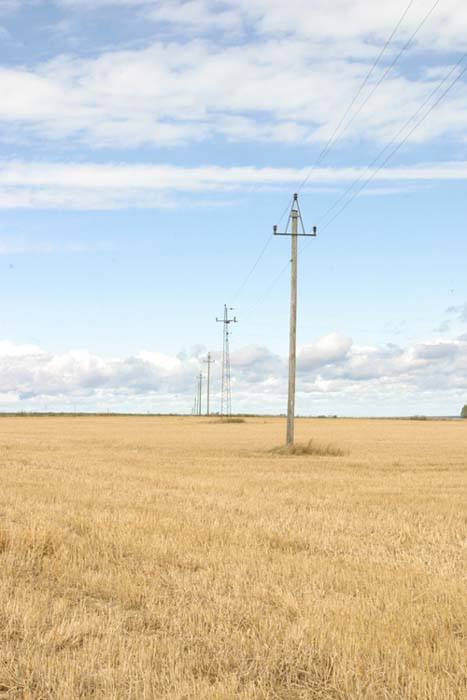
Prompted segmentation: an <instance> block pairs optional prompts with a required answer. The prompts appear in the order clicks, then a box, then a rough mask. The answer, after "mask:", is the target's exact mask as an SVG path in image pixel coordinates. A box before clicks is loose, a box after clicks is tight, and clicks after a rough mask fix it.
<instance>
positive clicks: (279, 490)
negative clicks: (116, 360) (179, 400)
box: [0, 417, 467, 700]
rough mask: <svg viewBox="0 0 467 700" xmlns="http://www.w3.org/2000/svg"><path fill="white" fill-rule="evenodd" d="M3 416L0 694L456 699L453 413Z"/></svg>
mask: <svg viewBox="0 0 467 700" xmlns="http://www.w3.org/2000/svg"><path fill="white" fill-rule="evenodd" d="M284 429H285V426H284V421H283V420H280V419H277V418H270V419H261V418H257V419H248V420H247V422H246V423H244V424H219V423H217V422H214V421H212V420H208V419H200V418H197V417H189V418H171V417H167V418H152V417H147V418H145V417H138V418H136V417H135V418H124V417H120V418H117V417H84V418H83V417H68V418H67V417H60V418H59V417H56V418H53V417H40V418H31V417H30V418H27V417H25V418H19V417H12V418H1V419H0V457H1V466H0V698H8V700H10V699H11V700H13V699H14V700H17V699H19V698H21V699H22V700H39V699H41V700H52V699H53V700H77V699H80V700H81V699H84V698H96V699H98V700H110V699H112V700H124V699H125V700H153V699H156V698H157V699H159V698H160V699H161V700H169V699H170V700H182V699H183V700H231V699H232V700H233V699H235V700H237V699H238V700H266V699H268V700H269V699H271V700H272V699H277V700H299V699H300V700H305V699H306V700H314V699H322V700H325V699H326V700H382V699H383V698H384V699H386V700H409V699H410V700H465V698H466V697H467V421H465V422H462V421H458V422H455V421H436V422H432V421H383V420H373V421H370V420H368V421H366V420H299V421H298V424H297V438H298V439H299V440H303V441H305V440H308V439H309V438H311V437H313V438H315V439H316V440H317V441H318V442H321V443H332V444H333V445H334V446H336V447H338V448H340V449H341V450H343V451H344V453H345V454H344V455H342V456H326V455H325V456H306V455H305V456H293V457H291V456H280V455H277V454H272V453H270V449H271V448H272V447H275V446H277V445H278V444H280V443H281V441H282V440H283V437H284Z"/></svg>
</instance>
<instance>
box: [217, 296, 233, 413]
mask: <svg viewBox="0 0 467 700" xmlns="http://www.w3.org/2000/svg"><path fill="white" fill-rule="evenodd" d="M229 311H233V309H232V307H229V308H228V307H227V304H224V318H216V321H217V323H223V324H224V329H223V330H224V332H223V346H222V394H221V417H223V416H230V415H232V390H231V385H230V349H229V335H230V332H229V325H230V324H231V323H238V321H237V319H236V317H235V316H234V317H233V318H229Z"/></svg>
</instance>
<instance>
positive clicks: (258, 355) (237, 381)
mask: <svg viewBox="0 0 467 700" xmlns="http://www.w3.org/2000/svg"><path fill="white" fill-rule="evenodd" d="M203 356H204V355H202V356H199V353H198V351H195V352H194V353H191V354H186V353H180V354H179V355H167V354H164V353H160V352H158V351H154V350H151V351H142V352H139V353H137V354H135V355H133V356H129V357H123V358H119V357H113V358H108V357H101V356H98V355H95V354H92V353H90V352H88V351H86V350H80V351H76V350H75V351H70V352H65V353H59V354H54V353H50V352H47V351H45V350H44V349H41V348H39V347H36V346H32V345H17V344H15V343H12V342H8V341H3V342H0V387H1V391H0V407H5V406H8V407H9V408H15V407H16V408H21V407H26V408H29V409H31V408H34V407H35V406H36V407H37V406H39V407H41V406H42V405H43V402H47V403H48V405H49V406H54V407H55V408H58V407H60V406H62V407H63V406H65V407H66V406H68V407H69V406H70V403H76V402H78V404H79V405H84V406H86V407H88V408H89V409H92V408H93V407H94V408H96V406H97V407H99V406H101V404H102V402H104V403H106V404H108V405H111V406H112V407H113V408H114V409H116V410H118V409H120V410H129V409H132V410H140V409H141V408H142V407H143V406H149V405H154V402H156V403H157V406H158V409H159V410H161V411H164V410H175V409H176V410H188V409H189V407H190V406H191V397H192V393H193V387H194V380H195V377H196V375H197V373H198V372H199V371H200V369H203V365H202V358H203ZM214 356H215V358H216V359H217V360H219V359H220V358H219V354H218V353H214ZM219 366H220V363H219V362H217V363H216V365H214V370H213V392H214V397H213V402H214V403H215V401H217V399H218V397H219V395H218V389H219V376H218V374H219ZM466 371H467V338H465V337H464V338H457V339H452V340H449V341H445V340H443V341H440V340H436V339H435V340H427V341H425V342H422V343H418V344H415V345H412V346H409V347H405V348H403V347H398V346H395V345H385V346H359V345H357V344H355V343H354V342H353V341H352V340H351V339H350V338H347V337H345V336H342V335H340V334H339V333H332V334H329V335H327V336H324V337H323V338H320V339H317V340H316V341H314V342H313V343H310V344H308V345H305V346H303V347H301V348H300V349H299V352H298V376H297V390H298V392H299V402H300V405H301V407H302V412H303V411H308V412H316V408H317V406H322V405H326V406H328V407H329V408H330V409H331V412H335V413H337V412H340V410H341V407H342V405H345V406H347V407H348V409H347V410H350V409H351V407H352V406H354V410H355V411H357V412H358V411H359V410H360V409H361V406H362V405H365V406H366V411H367V412H369V413H380V414H381V413H384V410H382V409H381V406H385V405H391V406H392V405H394V402H398V404H399V406H400V409H399V412H400V413H404V412H406V409H407V407H408V406H411V405H413V404H416V403H417V402H418V406H419V411H423V410H426V411H427V412H429V408H428V407H432V409H431V410H432V412H433V411H434V412H436V406H438V407H441V406H443V407H444V406H448V405H450V404H451V403H452V409H451V412H453V413H456V412H457V409H458V405H457V404H458V403H459V401H462V400H463V399H465V397H466V395H467V379H466V376H467V374H466ZM232 375H233V394H234V398H235V402H234V403H235V405H236V406H237V407H238V410H244V411H248V409H249V410H251V411H257V410H272V411H275V412H280V411H282V410H283V408H284V402H285V398H286V392H287V359H286V358H285V357H280V356H279V355H277V354H274V353H272V352H271V351H270V350H268V349H267V348H262V347H244V348H240V349H237V350H234V351H233V352H232ZM344 399H345V401H344ZM151 402H152V403H151ZM343 402H344V403H343ZM464 403H465V401H464ZM333 406H334V410H332V407H333ZM427 409H428V410H427ZM440 410H442V409H440ZM318 412H319V411H318Z"/></svg>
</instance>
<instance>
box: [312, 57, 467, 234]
mask: <svg viewBox="0 0 467 700" xmlns="http://www.w3.org/2000/svg"><path fill="white" fill-rule="evenodd" d="M466 72H467V66H466V67H465V68H463V70H462V71H461V72H460V73H459V74H458V75H457V76H456V77H455V78H454V80H453V81H452V82H451V83H450V84H449V85H448V87H447V88H446V90H445V91H444V92H443V93H442V94H441V95H440V96H439V97H438V99H437V100H436V101H435V102H434V103H433V104H432V105H431V107H430V108H429V109H428V110H427V112H425V114H424V115H423V116H422V117H421V118H420V119H419V120H418V122H417V123H416V124H415V125H414V126H413V127H412V128H411V129H410V131H409V132H408V133H407V134H406V135H405V136H404V138H403V139H402V141H400V142H399V143H397V144H396V146H395V147H394V148H393V149H392V151H391V152H390V153H389V154H388V156H387V157H386V158H385V159H384V160H383V162H382V163H381V164H380V165H379V166H378V167H377V168H376V170H374V171H373V172H372V173H371V175H370V177H368V178H367V179H366V180H365V182H363V183H362V185H361V186H360V187H359V189H358V190H356V191H355V192H354V193H353V195H352V197H351V198H350V199H348V200H347V201H346V202H345V203H344V204H343V205H342V207H341V208H340V209H339V210H338V211H337V212H336V214H334V216H333V217H332V218H331V219H329V221H327V222H326V223H325V224H324V226H323V227H322V230H325V229H327V228H328V227H329V226H330V225H331V224H332V222H333V221H335V220H336V219H337V217H338V216H339V215H340V214H341V213H342V212H343V211H344V209H347V207H348V206H349V204H350V203H351V202H353V200H354V199H355V198H356V197H358V195H359V194H360V192H362V191H363V190H364V189H365V187H367V185H369V184H370V182H372V181H373V180H374V179H375V177H376V176H377V174H378V173H379V172H380V170H382V168H384V166H385V165H386V164H387V163H388V162H389V160H390V159H391V158H392V157H393V156H394V155H395V154H396V153H397V151H399V149H401V148H402V146H403V145H404V144H405V143H407V141H408V140H409V138H410V137H411V136H412V134H413V133H414V131H416V129H418V127H419V126H420V125H421V124H422V123H423V122H424V121H425V119H426V118H427V117H428V116H429V115H430V114H431V112H432V111H433V110H434V109H435V108H436V107H437V106H438V105H439V103H440V102H441V101H442V100H443V99H444V97H445V96H446V95H447V94H448V92H449V91H450V90H451V89H452V88H453V87H454V85H455V84H456V83H457V82H459V80H460V79H461V78H462V76H463V75H464V74H465V73H466Z"/></svg>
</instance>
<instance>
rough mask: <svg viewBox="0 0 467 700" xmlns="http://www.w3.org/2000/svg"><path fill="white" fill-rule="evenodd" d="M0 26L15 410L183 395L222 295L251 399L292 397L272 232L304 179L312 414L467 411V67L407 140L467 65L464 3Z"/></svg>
mask: <svg viewBox="0 0 467 700" xmlns="http://www.w3.org/2000/svg"><path fill="white" fill-rule="evenodd" d="M407 8H408V9H407ZM405 10H407V12H406V14H405V15H404V18H403V20H402V22H401V23H400V26H399V28H398V30H397V32H396V34H395V36H394V37H393V39H392V40H391V42H390V43H389V45H388V47H387V49H386V50H385V52H384V53H383V55H382V57H381V59H380V61H379V62H378V64H377V65H376V67H375V69H374V70H373V72H372V74H371V76H370V78H369V80H368V81H367V83H366V84H365V86H364V88H363V90H362V91H361V93H359V94H358V98H357V100H356V102H355V104H354V106H353V107H352V109H351V110H350V112H349V114H348V116H347V118H346V120H344V123H343V126H342V128H341V129H340V130H339V131H338V134H337V136H338V138H336V140H335V142H334V143H333V144H332V148H331V149H330V150H329V153H327V154H326V156H325V157H324V158H322V159H321V160H320V161H319V164H318V165H317V166H315V167H314V168H313V165H314V164H315V163H316V161H317V158H318V157H319V155H320V153H321V152H322V149H323V147H324V146H325V145H326V143H327V142H328V140H329V138H330V137H331V135H332V134H333V133H334V131H335V128H336V126H337V125H338V124H339V122H340V120H341V117H342V115H343V114H345V111H346V109H347V107H348V106H349V104H350V103H351V100H352V98H353V97H354V96H355V95H356V94H357V91H358V90H359V87H360V86H361V85H362V82H363V80H364V78H365V76H366V75H367V74H368V71H369V70H370V68H371V66H372V65H373V64H374V62H375V59H376V58H377V56H378V55H379V54H380V52H381V49H382V48H383V46H384V45H385V42H386V41H387V39H388V37H389V36H390V35H391V33H392V31H393V30H394V28H395V27H396V25H397V24H398V22H399V20H400V18H401V16H402V14H403V13H404V11H405ZM430 10H431V12H430ZM425 18H426V19H425ZM420 25H421V26H420ZM0 27H1V29H0V42H1V48H0V58H1V65H0V89H1V90H2V94H3V96H4V99H3V100H2V102H1V104H0V138H1V147H2V155H1V157H0V272H1V274H0V293H1V296H2V299H3V304H2V314H1V316H0V381H1V388H0V409H1V410H42V409H44V408H47V409H49V410H70V409H73V408H78V409H82V410H125V411H146V410H148V411H149V410H155V411H172V410H177V411H178V410H180V411H189V410H190V408H191V405H192V395H193V392H194V385H195V381H196V379H195V378H196V374H197V373H198V372H199V370H200V368H201V367H202V364H201V362H202V359H203V357H204V356H205V354H206V352H207V351H208V350H209V351H211V352H212V353H213V354H214V356H215V357H216V359H217V360H219V350H220V348H221V340H222V339H221V328H220V325H219V324H216V323H215V317H216V315H220V314H221V313H222V308H223V304H224V303H228V304H229V305H232V306H234V307H235V313H236V314H237V316H238V318H239V320H240V323H239V324H238V325H237V326H236V327H235V329H234V332H233V335H232V366H233V408H234V410H239V411H249V410H251V411H266V412H270V411H273V412H281V411H283V410H284V409H285V400H286V375H287V361H286V360H287V358H286V355H287V348H288V312H289V279H288V273H287V271H285V272H284V274H282V276H280V277H279V279H277V275H278V273H279V272H280V271H281V269H283V268H284V265H286V263H287V260H288V255H289V250H288V247H289V241H288V239H284V238H276V239H271V240H269V239H270V237H271V231H272V226H273V224H275V223H278V222H279V218H280V216H281V214H282V212H283V211H284V208H285V207H286V205H287V203H288V201H289V200H290V197H291V194H292V193H293V192H294V191H295V190H296V189H297V188H298V187H299V185H300V183H301V182H303V180H304V178H306V177H307V178H308V179H307V182H306V184H305V185H304V186H303V187H302V188H301V189H300V204H301V209H302V213H303V217H304V220H305V224H306V226H307V227H308V229H310V228H311V226H312V225H314V224H317V225H318V231H319V233H318V237H317V238H316V239H313V240H311V241H310V242H309V243H307V245H306V246H305V248H304V250H303V251H302V252H301V254H300V260H299V273H300V275H299V327H298V328H299V329H298V344H299V352H298V357H299V365H298V381H297V390H298V397H297V408H298V411H299V412H301V413H305V414H322V413H332V414H335V413H337V414H347V415H401V414H414V413H427V414H455V413H458V411H459V410H460V407H461V406H462V404H463V403H467V380H466V376H467V374H466V370H467V280H466V275H465V261H466V253H467V242H466V236H465V220H466V214H467V198H466V196H465V187H466V181H467V157H466V151H467V138H466V137H467V130H466V126H465V125H466V124H467V84H466V81H467V77H466V76H467V74H465V75H462V76H461V77H460V78H459V80H458V81H457V82H456V83H455V84H454V85H453V86H452V88H451V89H450V90H449V92H448V93H447V94H446V95H445V97H444V98H443V99H442V101H440V103H439V104H438V105H437V106H436V108H435V109H433V111H432V112H430V113H429V114H427V117H426V119H424V120H423V122H421V123H420V124H419V126H418V127H417V128H415V129H414V130H413V133H409V132H410V131H411V130H412V128H413V127H414V126H416V124H417V121H418V119H419V118H420V117H421V116H423V115H424V113H425V112H427V111H428V110H429V109H430V106H432V105H433V104H434V102H435V101H436V99H437V97H438V96H439V95H441V94H442V92H444V90H445V89H446V88H447V87H448V86H449V84H450V83H451V82H452V81H453V80H454V79H455V78H456V77H457V76H458V75H459V74H460V73H461V71H462V69H463V68H464V67H465V66H466V65H467V59H466V61H465V62H463V63H461V64H460V65H459V67H455V64H456V63H457V62H458V61H459V59H461V57H462V56H463V53H464V51H466V50H467V41H466V39H465V37H466V36H467V8H466V7H465V4H464V3H462V2H461V1H460V0H443V2H440V3H437V4H435V2H434V0H413V2H412V3H411V4H410V6H409V2H408V0H403V1H402V2H395V3H391V4H389V3H379V2H376V3H375V2H371V3H370V2H367V1H363V0H340V1H339V2H337V0H336V1H335V2H324V0H315V1H313V2H305V1H304V0H291V1H290V2H289V3H287V5H286V6H284V4H283V3H281V2H278V1H277V0H249V2H246V0H236V1H235V2H231V1H228V0H226V1H225V2H217V1H215V0H199V1H193V2H182V1H180V0H93V2H91V1H90V0H89V1H88V0H47V1H45V0H43V1H42V0H29V1H28V0H6V1H5V0H3V2H2V4H1V6H0ZM419 27H420V28H419ZM418 28H419V29H418ZM414 33H415V36H414V38H413V40H412V42H411V43H410V45H409V46H407V48H405V50H404V51H403V52H402V54H401V55H400V57H399V58H398V60H397V61H396V62H395V64H394V66H393V67H392V68H391V70H390V71H389V72H387V73H386V71H387V69H388V68H389V67H390V66H391V65H392V64H393V62H394V60H395V58H396V57H397V56H398V54H399V53H400V52H401V49H402V48H404V47H405V45H406V44H407V41H408V39H409V38H410V37H411V36H412V35H413V34H414ZM447 75H449V79H447V80H446V81H445V82H444V83H442V81H443V79H445V78H446V76H447ZM436 90H437V92H435V93H434V95H433V98H431V99H428V98H429V96H430V95H431V94H432V93H433V92H434V91H436ZM368 98H369V99H368ZM427 99H428V101H427V102H426V106H425V108H424V109H423V110H422V111H421V112H420V111H418V110H419V109H420V107H421V105H423V104H424V102H425V101H426V100H427ZM415 114H416V115H417V117H416V120H415V121H410V119H411V117H412V116H413V115H415ZM406 124H408V126H407V127H405V125H406ZM396 135H397V139H398V141H399V142H400V141H401V140H402V139H404V138H405V137H407V140H406V142H404V143H403V145H402V146H401V148H400V149H399V150H398V151H397V153H396V154H395V155H394V157H393V158H391V159H390V160H389V161H388V162H387V163H386V164H384V165H383V167H382V168H381V169H380V170H375V168H374V167H373V168H372V169H370V170H366V168H367V166H368V165H369V164H370V163H372V161H373V160H374V159H375V157H376V156H377V155H378V154H379V152H380V151H381V150H382V149H383V148H384V147H385V146H386V145H387V144H388V143H390V142H391V141H392V139H393V138H394V137H395V136H396ZM396 143H397V141H396ZM380 162H381V161H376V166H378V165H379V164H380ZM369 176H373V179H372V180H371V182H369V183H368V185H367V186H366V187H365V188H364V189H363V190H362V192H361V194H360V195H359V196H358V197H356V198H355V199H353V200H352V201H350V203H349V205H348V206H347V207H346V208H345V209H344V210H343V211H342V212H341V213H340V214H339V215H338V216H337V217H336V219H335V220H334V221H332V222H331V223H330V224H329V225H328V226H326V224H327V222H328V221H329V219H330V216H327V215H326V212H327V211H328V209H329V208H330V207H332V206H333V205H334V204H335V203H336V201H337V200H338V198H339V197H340V196H341V194H342V192H343V191H345V190H346V189H347V188H348V187H349V185H351V184H352V183H353V182H354V181H355V180H358V178H361V181H362V182H365V181H366V179H367V178H368V177H369ZM348 199H349V198H348V197H347V198H346V197H344V199H343V202H344V203H346V202H347V200H348ZM333 211H339V206H338V207H337V210H336V209H334V210H333ZM268 240H269V244H268V246H267V248H266V251H265V253H264V255H263V256H262V258H261V260H260V261H259V263H258V265H257V267H256V268H255V270H254V272H253V274H251V276H250V277H249V278H248V280H247V283H246V284H245V285H243V282H244V281H245V278H246V277H247V275H248V273H249V271H250V270H251V268H252V266H253V264H254V262H255V260H256V259H257V257H258V254H259V252H260V250H261V249H262V248H263V246H264V245H265V243H266V242H267V241H268ZM276 279H277V281H276V283H275V284H274V285H273V286H272V287H271V282H272V281H273V280H276ZM239 291H240V293H238V292H239ZM219 371H220V367H219V362H217V363H216V365H215V368H214V370H213V372H214V375H213V387H214V389H213V390H214V394H215V396H214V398H213V404H214V406H216V403H218V390H219Z"/></svg>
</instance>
